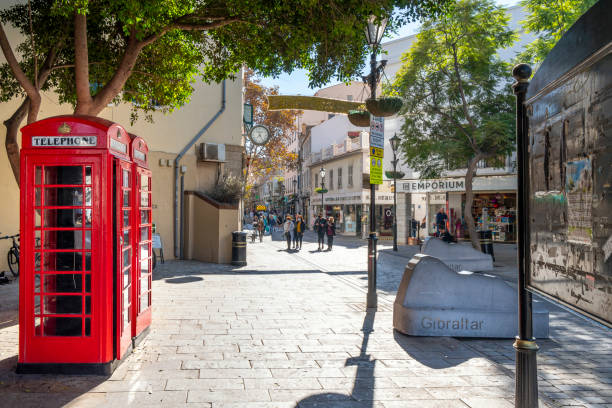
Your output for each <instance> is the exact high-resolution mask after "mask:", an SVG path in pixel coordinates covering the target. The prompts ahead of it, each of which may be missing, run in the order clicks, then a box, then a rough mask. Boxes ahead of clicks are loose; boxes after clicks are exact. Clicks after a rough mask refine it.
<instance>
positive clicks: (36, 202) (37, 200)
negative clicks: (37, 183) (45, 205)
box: [34, 187, 42, 207]
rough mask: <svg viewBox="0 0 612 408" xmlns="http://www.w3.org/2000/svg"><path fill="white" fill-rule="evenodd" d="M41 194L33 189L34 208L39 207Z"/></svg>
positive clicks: (37, 189)
mask: <svg viewBox="0 0 612 408" xmlns="http://www.w3.org/2000/svg"><path fill="white" fill-rule="evenodd" d="M40 199H41V192H40V188H38V187H36V188H35V189H34V205H35V206H36V207H40V206H41V205H42V203H41V201H40Z"/></svg>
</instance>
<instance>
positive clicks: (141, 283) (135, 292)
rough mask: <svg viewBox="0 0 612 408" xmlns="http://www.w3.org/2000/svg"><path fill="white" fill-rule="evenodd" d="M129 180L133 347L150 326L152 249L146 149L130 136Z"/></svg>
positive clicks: (137, 138) (143, 143) (149, 176)
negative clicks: (132, 240)
mask: <svg viewBox="0 0 612 408" xmlns="http://www.w3.org/2000/svg"><path fill="white" fill-rule="evenodd" d="M130 138H131V139H132V143H131V157H132V175H133V176H132V179H133V183H132V184H133V185H134V189H133V190H132V191H133V194H132V197H133V200H132V202H133V203H134V216H133V218H132V225H133V226H134V244H133V247H134V251H133V253H134V254H133V257H134V260H133V262H132V264H133V265H134V268H135V269H134V272H135V273H134V282H133V285H132V299H134V307H133V315H134V316H133V319H132V336H133V338H134V345H136V343H137V342H138V341H139V340H140V339H142V337H143V336H142V334H143V332H144V331H145V330H147V329H148V327H149V326H150V325H151V278H152V273H151V272H152V268H153V264H152V263H153V252H152V251H153V249H152V247H151V245H152V243H151V233H152V231H151V229H152V226H153V223H152V220H151V207H152V204H151V170H149V161H148V159H149V148H148V146H147V143H146V142H145V141H144V139H143V138H141V137H138V136H135V135H133V134H131V133H130Z"/></svg>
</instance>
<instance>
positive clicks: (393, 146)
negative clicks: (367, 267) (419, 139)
mask: <svg viewBox="0 0 612 408" xmlns="http://www.w3.org/2000/svg"><path fill="white" fill-rule="evenodd" d="M399 142H400V138H399V137H397V133H396V134H394V135H393V137H392V138H391V139H389V143H391V150H393V160H391V164H393V250H394V251H396V252H397V162H398V160H397V149H398V147H399Z"/></svg>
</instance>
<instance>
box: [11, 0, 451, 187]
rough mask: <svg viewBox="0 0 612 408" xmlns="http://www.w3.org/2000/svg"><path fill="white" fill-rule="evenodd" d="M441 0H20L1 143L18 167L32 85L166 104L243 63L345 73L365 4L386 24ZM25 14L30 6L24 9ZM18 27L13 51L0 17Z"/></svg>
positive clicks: (80, 105)
mask: <svg viewBox="0 0 612 408" xmlns="http://www.w3.org/2000/svg"><path fill="white" fill-rule="evenodd" d="M449 2H450V0H438V1H434V0H293V1H276V2H269V1H266V0H173V1H162V0H139V1H134V0H100V1H88V0H29V1H28V2H27V3H26V4H20V5H16V6H11V7H9V8H7V9H5V10H2V11H1V12H0V46H1V48H2V51H3V53H4V55H5V57H6V59H7V61H8V63H7V64H6V65H5V66H3V67H2V68H1V69H0V88H1V89H2V92H1V93H0V97H1V98H2V100H7V99H11V98H14V97H19V96H23V95H27V98H26V99H25V100H24V103H23V104H22V106H21V107H20V108H19V110H18V111H17V112H15V114H14V115H13V116H12V117H11V118H10V119H9V120H8V122H9V123H8V124H6V122H5V124H6V125H7V151H8V150H9V145H11V146H12V147H11V149H12V153H11V154H9V158H10V160H11V164H12V166H13V172H14V174H15V177H16V178H18V174H19V172H18V167H19V163H18V148H17V144H16V133H17V128H18V124H19V123H20V122H21V121H22V120H23V118H24V117H25V115H26V113H27V118H28V119H27V120H28V123H30V122H33V121H35V120H36V119H37V115H38V111H39V109H40V100H41V98H40V92H39V91H40V90H41V89H52V90H54V91H55V92H57V93H58V95H59V99H60V101H61V102H66V103H71V104H72V105H74V110H75V113H80V114H88V115H98V114H99V113H100V112H101V111H102V110H103V109H104V108H105V107H106V106H107V105H108V104H109V103H111V102H113V101H115V102H116V101H118V100H123V101H125V102H130V103H133V106H134V119H135V118H136V114H137V113H138V112H140V111H144V112H147V113H148V112H150V111H151V110H153V109H159V108H161V109H164V110H168V111H171V110H172V109H174V108H175V107H177V106H181V105H183V104H185V103H187V102H188V100H189V96H190V94H191V92H192V87H191V84H192V83H193V81H195V80H197V79H198V77H199V78H201V79H202V80H204V81H207V82H211V81H216V82H218V81H221V80H223V79H226V78H232V77H233V76H234V75H236V74H237V73H238V72H239V70H240V69H241V68H242V67H243V66H245V65H246V66H248V67H250V68H252V69H254V70H255V71H256V72H257V73H258V74H260V75H267V76H269V75H278V74H280V73H281V72H291V71H293V70H294V69H297V68H305V69H307V70H308V71H309V72H310V86H312V87H316V86H320V85H322V84H325V83H326V82H328V81H329V80H330V79H331V78H334V77H335V78H336V79H339V80H342V81H345V80H348V79H350V78H353V77H354V76H356V74H357V73H359V72H360V70H361V68H362V66H363V60H364V58H363V56H364V54H365V53H366V52H367V45H366V43H365V38H364V35H363V27H365V25H366V21H367V19H368V17H369V16H370V15H375V16H378V17H379V18H382V17H386V16H390V15H391V14H392V12H393V10H400V12H399V13H395V15H394V16H393V21H392V26H393V25H395V26H397V25H398V24H400V23H402V22H405V21H407V20H414V19H416V18H419V17H422V16H426V15H432V14H435V13H437V12H440V10H441V9H442V7H443V6H444V5H445V4H448V3H449ZM30 16H31V17H30ZM5 24H10V25H12V26H14V27H16V28H17V29H18V30H19V32H20V33H21V34H22V43H21V44H19V45H17V49H18V50H19V51H20V55H21V56H22V59H21V60H18V58H17V57H15V55H13V52H12V49H11V44H9V42H8V39H7V37H6V35H5V32H4V29H3V25H5Z"/></svg>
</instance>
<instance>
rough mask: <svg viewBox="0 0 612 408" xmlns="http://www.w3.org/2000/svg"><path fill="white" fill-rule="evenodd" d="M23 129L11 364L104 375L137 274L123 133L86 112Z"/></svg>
mask: <svg viewBox="0 0 612 408" xmlns="http://www.w3.org/2000/svg"><path fill="white" fill-rule="evenodd" d="M22 135H23V138H22V151H21V227H20V228H21V257H20V268H21V271H22V273H21V274H20V277H19V279H20V282H19V291H20V293H19V297H20V298H19V361H18V367H17V369H18V372H21V373H27V372H37V373H41V372H61V373H81V372H87V373H99V374H108V373H110V372H112V371H113V369H114V368H115V366H116V363H117V361H118V360H120V359H123V358H124V357H125V355H126V354H127V353H128V352H129V350H130V349H131V347H132V342H133V337H134V334H133V330H134V328H133V323H134V320H136V319H137V314H136V312H135V305H136V304H138V303H139V300H137V299H138V298H136V297H135V293H134V290H135V289H134V286H135V285H136V286H138V285H139V284H140V281H141V280H142V279H140V276H141V274H136V270H135V269H136V268H135V266H134V258H135V254H136V253H138V249H139V248H140V242H139V241H136V236H138V237H140V232H139V231H138V230H139V229H140V225H139V226H136V225H135V224H134V223H135V221H134V220H135V215H134V212H135V211H136V208H139V207H136V206H135V205H134V203H135V202H136V200H135V199H134V194H136V192H138V193H140V192H141V191H142V188H141V186H140V185H137V184H136V183H135V180H134V171H135V168H134V166H133V163H132V160H131V154H130V153H131V150H130V147H131V144H130V143H131V140H130V137H129V136H128V133H127V132H126V131H125V129H124V128H123V127H121V126H120V125H118V124H116V123H113V122H110V121H108V120H104V119H101V118H96V117H88V116H57V117H52V118H47V119H43V120H41V121H38V122H34V123H31V124H29V125H27V126H25V127H24V128H23V129H22ZM148 200H149V202H150V197H148ZM149 216H150V214H149ZM138 239H140V238H138ZM136 277H138V282H136ZM147 289H150V285H149V286H147ZM139 290H140V289H139ZM138 293H140V292H138ZM149 298H150V295H149ZM149 316H150V315H149Z"/></svg>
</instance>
